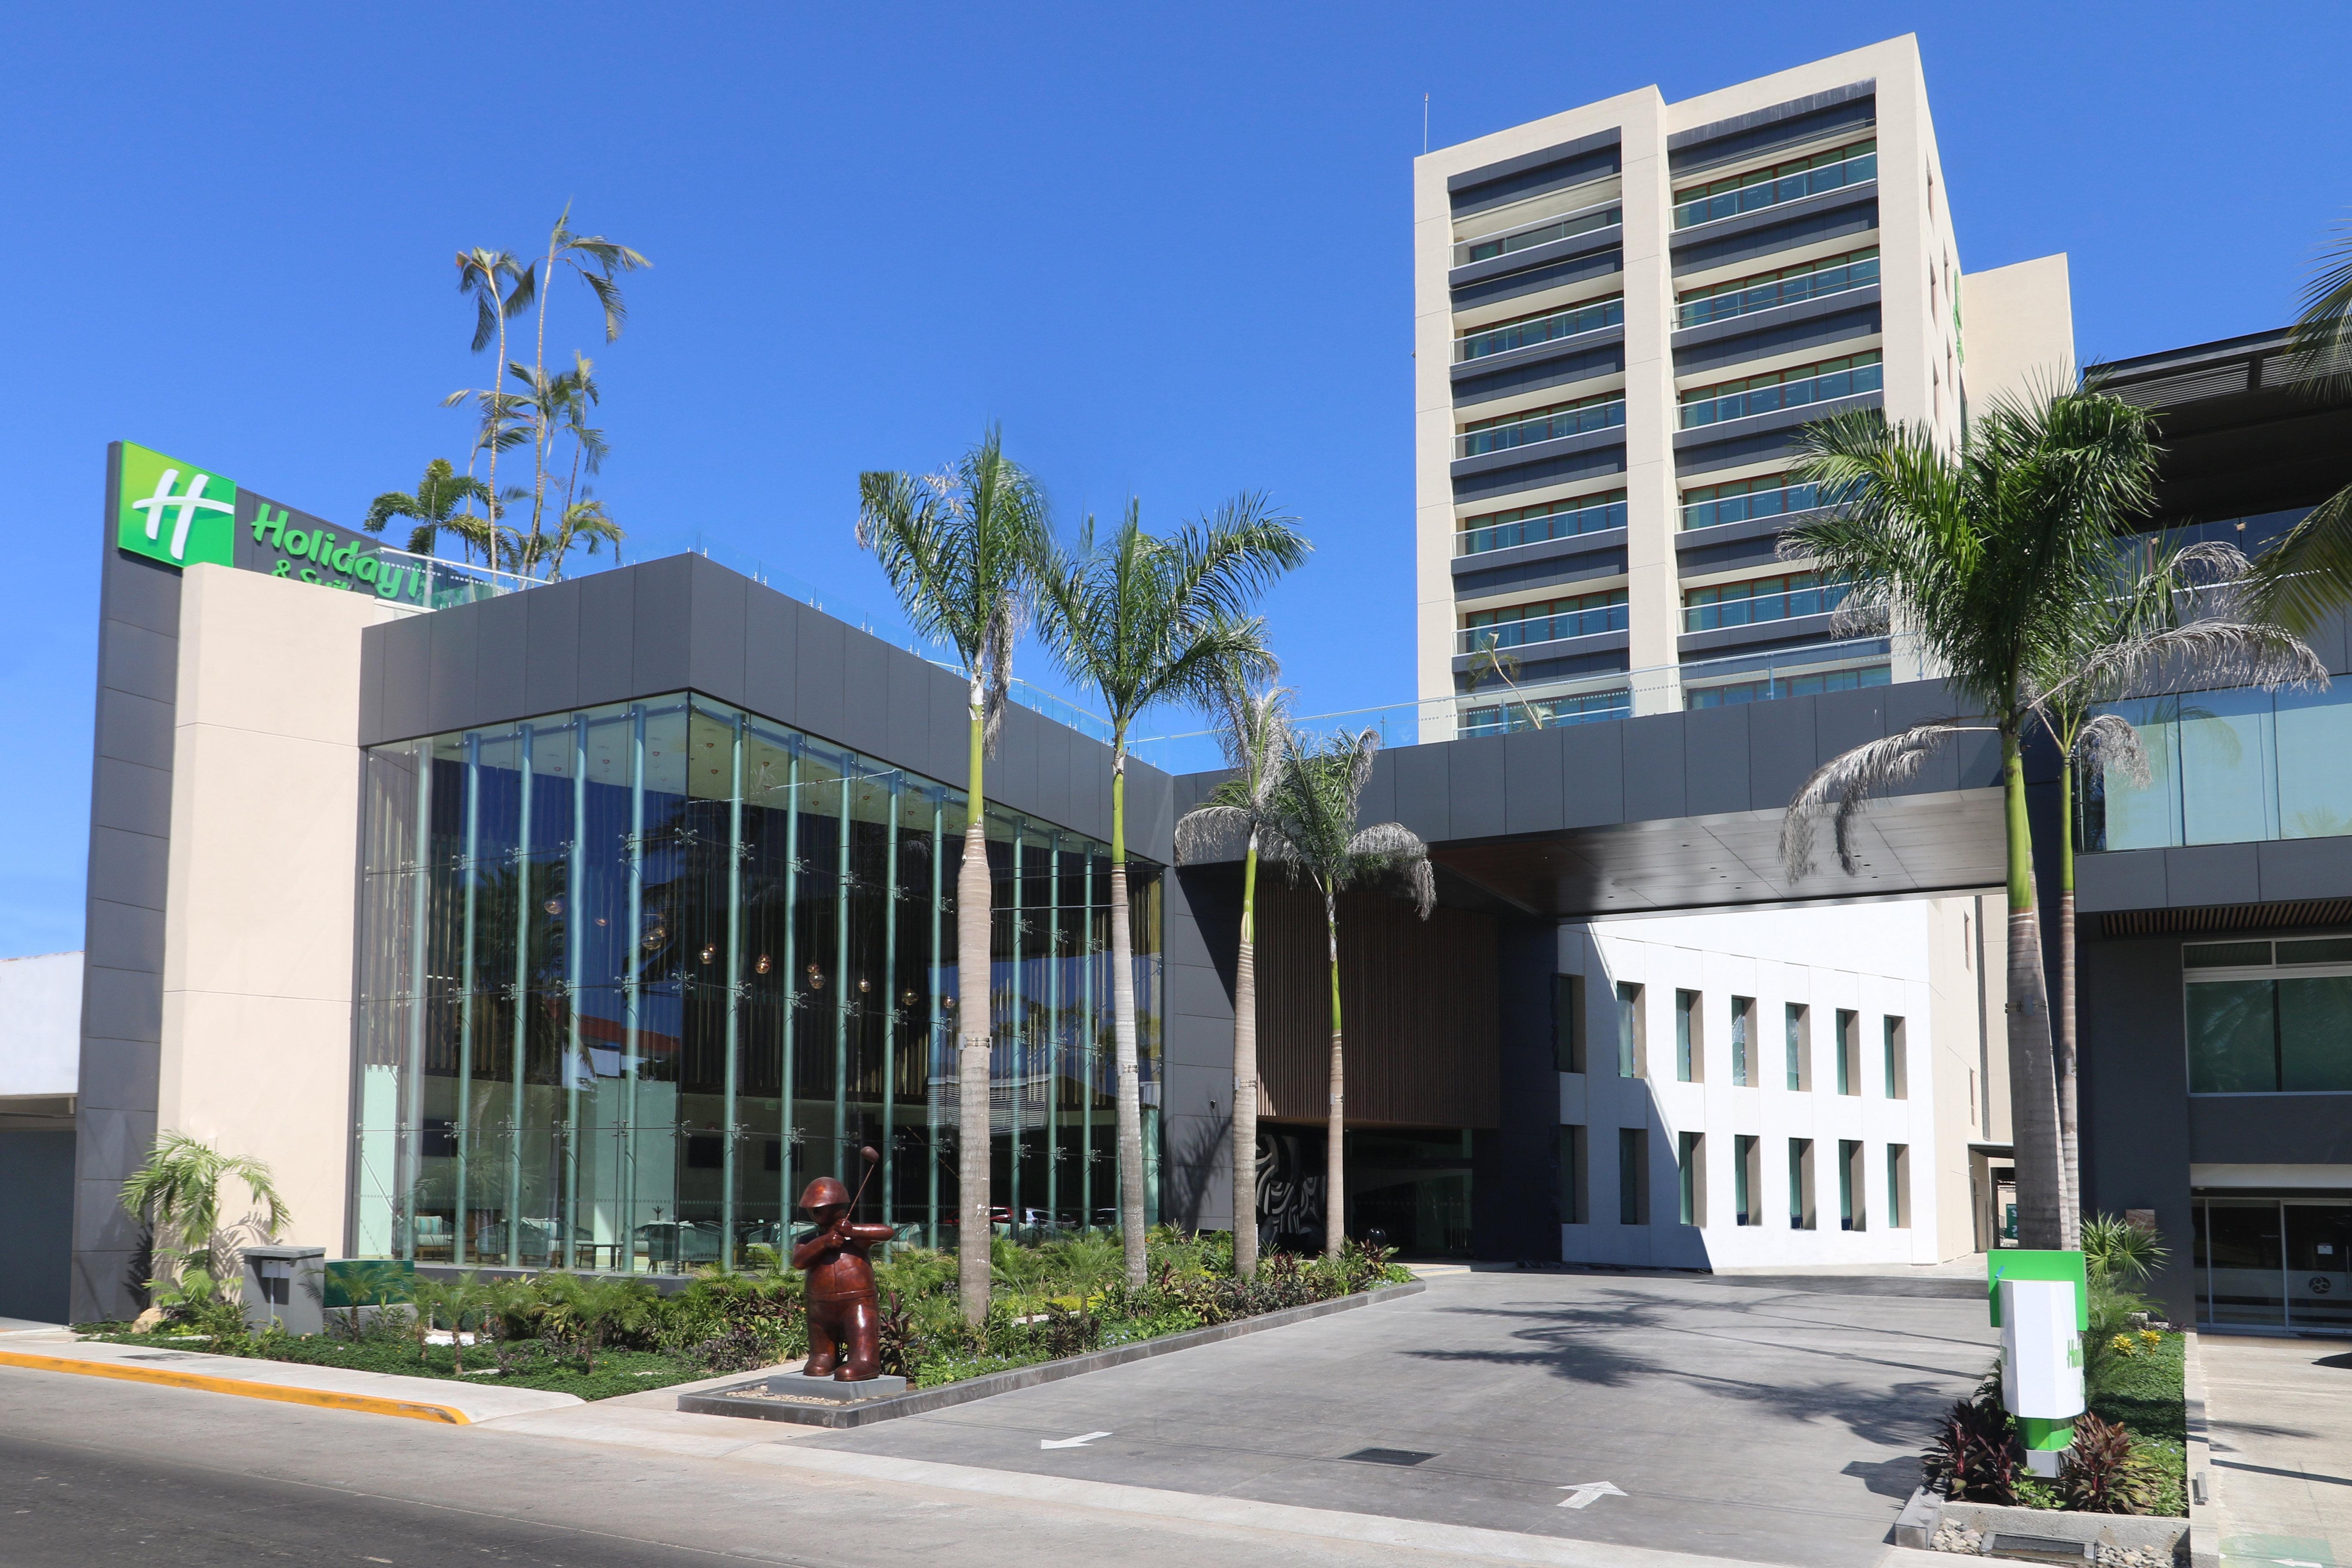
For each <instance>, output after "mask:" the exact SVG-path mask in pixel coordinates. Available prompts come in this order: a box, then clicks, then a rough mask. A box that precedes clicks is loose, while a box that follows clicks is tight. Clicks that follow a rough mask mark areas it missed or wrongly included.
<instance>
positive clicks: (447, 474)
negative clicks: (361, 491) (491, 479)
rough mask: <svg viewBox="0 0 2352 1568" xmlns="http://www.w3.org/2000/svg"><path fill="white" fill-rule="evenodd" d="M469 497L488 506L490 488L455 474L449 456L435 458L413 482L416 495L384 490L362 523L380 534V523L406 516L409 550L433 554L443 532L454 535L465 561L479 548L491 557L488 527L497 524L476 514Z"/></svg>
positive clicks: (483, 556)
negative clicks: (412, 525) (411, 526)
mask: <svg viewBox="0 0 2352 1568" xmlns="http://www.w3.org/2000/svg"><path fill="white" fill-rule="evenodd" d="M472 501H479V502H481V503H482V507H483V509H484V510H489V509H490V506H491V500H490V487H489V486H488V485H487V484H485V483H483V482H482V481H481V480H479V479H476V478H474V477H473V475H471V474H461V473H459V472H458V471H457V468H456V467H455V466H454V465H452V464H451V463H450V461H449V459H448V458H434V459H433V460H432V461H431V462H429V463H427V464H425V477H424V478H423V479H419V480H417V481H416V490H415V493H414V494H404V493H403V492H401V491H399V490H386V491H384V492H383V494H382V495H380V496H378V497H376V498H375V500H374V501H373V504H371V505H370V506H369V507H368V512H367V516H366V517H365V518H364V519H362V521H361V523H360V526H361V527H362V528H364V529H366V530H367V531H369V532H370V533H382V532H383V526H384V524H385V523H387V522H390V521H392V520H393V519H394V518H395V517H404V518H408V519H410V520H411V521H414V522H415V525H416V526H415V527H414V528H412V529H410V530H409V532H408V548H409V550H410V551H411V552H414V553H415V554H418V555H430V554H432V553H433V552H434V546H435V545H436V543H437V542H439V540H440V537H441V535H443V534H445V533H446V534H450V535H452V536H454V537H455V538H456V539H457V543H458V548H459V549H460V550H461V551H462V552H464V553H465V558H466V559H467V560H471V559H472V557H473V552H474V550H475V548H476V547H479V548H480V550H481V552H482V559H483V560H484V561H486V562H489V561H493V555H492V539H491V531H492V529H493V528H495V527H496V524H494V523H492V522H491V521H489V519H488V518H485V517H477V516H475V515H474V512H473V510H472V508H471V507H470V506H469V505H468V504H467V503H469V502H472ZM460 508H464V509H465V510H459V509H460Z"/></svg>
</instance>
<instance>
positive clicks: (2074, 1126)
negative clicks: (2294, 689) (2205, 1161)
mask: <svg viewBox="0 0 2352 1568" xmlns="http://www.w3.org/2000/svg"><path fill="white" fill-rule="evenodd" d="M2130 553H2136V552H2118V554H2117V556H2116V565H2115V569H2114V572H2113V574H2112V577H2111V579H2110V584H2109V587H2108V592H2107V595H2106V596H2105V598H2104V599H2103V600H2102V601H2100V602H2099V604H2098V605H2095V606H2093V607H2091V609H2090V612H2089V613H2088V614H2087V615H2086V616H2084V620H2083V622H2082V624H2081V627H2080V630H2081V633H2082V640H2081V642H2080V643H2079V645H2078V646H2076V647H2074V648H2073V649H2071V650H2069V652H2068V654H2067V657H2066V658H2065V659H2064V661H2063V663H2061V664H2059V665H2056V666H2053V667H2052V668H2049V669H2047V670H2044V671H2042V672H2041V675H2040V685H2041V691H2040V695H2039V696H2038V697H2037V699H2036V700H2035V702H2034V707H2035V710H2036V711H2037V713H2038V714H2039V716H2040V718H2041V721H2042V727H2043V728H2044V729H2045V730H2047V731H2049V733H2050V736H2051V739H2053V741H2055V742H2057V744H2058V750H2059V752H2060V754H2061V755H2062V756H2063V758H2064V759H2065V761H2066V763H2067V766H2065V767H2063V768H2062V769H2061V770H2060V771H2059V774H2058V1015H2057V1016H2058V1028H2057V1037H2056V1041H2055V1045H2054V1064H2055V1071H2056V1077H2057V1086H2058V1142H2059V1152H2060V1161H2061V1165H2062V1169H2063V1181H2064V1184H2065V1185H2064V1203H2065V1211H2066V1213H2067V1214H2068V1215H2080V1213H2081V1211H2082V1198H2083V1179H2082V1163H2081V1155H2080V1150H2081V1138H2080V1135H2079V1122H2078V1094H2077V1080H2076V1058H2077V1043H2078V1037H2077V1032H2076V1024H2075V975H2074V968H2075V958H2074V946H2075V933H2074V782H2075V774H2076V773H2077V772H2079V773H2081V774H2082V775H2083V781H2084V784H2085V786H2086V787H2087V785H2088V784H2090V782H2091V781H2093V780H2095V779H2097V778H2099V777H2100V776H2101V775H2102V774H2103V773H2106V772H2107V771H2109V770H2111V769H2112V770H2118V771H2120V772H2122V773H2124V774H2125V776H2126V778H2127V779H2129V780H2130V782H2131V783H2132V784H2134V785H2135V786H2136V787H2138V788H2143V789H2144V788H2146V787H2147V784H2148V780H2149V777H2150V774H2149V769H2148V762H2147V752H2146V751H2145V750H2144V749H2143V748H2142V746H2141V744H2140V738H2139V733H2138V731H2137V730H2135V729H2134V728H2133V727H2132V724H2131V721H2129V720H2127V719H2126V718H2125V717H2124V716H2123V715H2122V714H2121V713H2118V712H2116V711H2114V710H2112V709H2108V708H2104V707H2102V705H2103V704H2109V703H2113V702H2116V701H2118V700H2123V699H2125V698H2129V697H2135V696H2142V695H2147V694H2149V692H2150V691H2151V690H2152V689H2156V688H2158V687H2161V686H2168V685H2170V686H2177V685H2178V684H2179V679H2180V678H2181V677H2183V676H2184V675H2185V676H2189V677H2191V678H2193V679H2197V680H2198V681H2199V682H2200V684H2210V685H2213V686H2226V687H2243V686H2253V687H2260V688H2262V689H2265V690H2275V689H2278V688H2279V687H2282V686H2309V685H2317V686H2325V685H2326V684H2327V667H2326V664H2325V663H2323V662H2322V661H2321V659H2320V658H2319V656H2318V655H2317V654H2315V653H2314V652H2312V650H2311V649H2310V648H2309V647H2306V646H2305V644H2304V642H2303V640H2302V639H2301V638H2299V637H2296V636H2294V634H2293V633H2292V632H2289V631H2287V630H2285V629H2284V628H2283V627H2280V626H2272V625H2269V624H2267V623H2265V622H2263V621H2262V620H2261V619H2260V618H2259V617H2258V616H2255V615H2254V614H2252V612H2251V608H2250V605H2249V599H2248V591H2247V590H2248V576H2249V574H2250V573H2251V571H2252V564H2251V563H2249V562H2248V561H2247V560H2246V557H2245V556H2244V554H2243V553H2242V552H2240V551H2239V550H2238V549H2237V547H2236V546H2234V545H2230V544H2193V545H2189V546H2188V547H2187V548H2185V549H2179V550H2163V549H2158V550H2156V551H2155V552H2154V558H2153V560H2152V562H2151V563H2149V564H2148V566H2147V569H2146V570H2145V571H2142V572H2139V573H2137V575H2136V576H2135V575H2134V573H2133V570H2132V566H2131V563H2130V558H2129V557H2130ZM2168 678H2169V679H2168Z"/></svg>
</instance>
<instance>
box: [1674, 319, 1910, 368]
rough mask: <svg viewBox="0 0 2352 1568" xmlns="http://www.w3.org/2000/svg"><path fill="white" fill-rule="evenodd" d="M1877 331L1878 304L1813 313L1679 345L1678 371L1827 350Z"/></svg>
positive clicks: (1722, 366) (1720, 366)
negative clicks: (1760, 328) (1765, 327)
mask: <svg viewBox="0 0 2352 1568" xmlns="http://www.w3.org/2000/svg"><path fill="white" fill-rule="evenodd" d="M1878 331H1879V318H1878V307H1877V306H1875V305H1866V306H1864V307H1863V308H1862V309H1861V310H1841V311H1838V312H1837V313H1836V314H1834V315H1821V316H1813V317H1810V318H1808V319H1806V320H1804V321H1790V322H1787V323H1785V324H1783V325H1781V326H1778V327H1773V328H1771V329H1769V331H1760V332H1749V333H1747V334H1745V335H1743V336H1740V337H1736V338H1722V339H1718V340H1717V341H1716V342H1708V343H1695V344H1693V345H1692V346H1691V347H1689V348H1678V349H1676V350H1675V374H1678V375H1693V374H1698V373H1699V372H1701V371H1710V370H1719V369H1728V368H1730V367H1731V366H1734V365H1738V364H1744V363H1748V361H1751V360H1759V359H1764V358H1766V357H1768V356H1769V355H1772V354H1784V353H1796V352H1797V351H1798V350H1800V349H1822V350H1827V349H1828V348H1830V347H1831V346H1832V345H1834V344H1837V343H1843V342H1853V340H1854V339H1856V338H1866V337H1874V336H1875V335H1876V334H1877V332H1878Z"/></svg>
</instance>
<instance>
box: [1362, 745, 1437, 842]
mask: <svg viewBox="0 0 2352 1568" xmlns="http://www.w3.org/2000/svg"><path fill="white" fill-rule="evenodd" d="M1412 750H1413V748H1411V747H1402V746H1399V747H1391V748H1388V749H1385V750H1383V751H1381V753H1380V754H1379V755H1378V756H1376V757H1374V758H1373V759H1372V776H1371V777H1370V778H1368V779H1366V780H1365V781H1364V794H1363V797H1362V799H1361V800H1360V802H1359V803H1358V804H1357V808H1356V820H1357V821H1359V822H1395V821H1398V820H1400V817H1399V816H1398V812H1397V759H1398V758H1400V757H1402V756H1405V755H1408V754H1409V753H1410V752H1412ZM1423 837H1427V836H1426V835H1423Z"/></svg>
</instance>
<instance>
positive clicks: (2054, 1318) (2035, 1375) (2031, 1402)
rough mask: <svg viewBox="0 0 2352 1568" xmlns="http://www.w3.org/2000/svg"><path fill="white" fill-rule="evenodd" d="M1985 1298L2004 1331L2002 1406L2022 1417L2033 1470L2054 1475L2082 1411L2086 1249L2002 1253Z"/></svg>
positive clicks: (1991, 1263)
mask: <svg viewBox="0 0 2352 1568" xmlns="http://www.w3.org/2000/svg"><path fill="white" fill-rule="evenodd" d="M1985 1273H1986V1294H1987V1295H1988V1297H1989V1298H1990V1306H1991V1309H1992V1323H1993V1327H1995V1328H1997V1329H1999V1330H2000V1402H2001V1405H2003V1406H2004V1407H2005V1408H2007V1410H2008V1411H2009V1413H2010V1414H2011V1415H2014V1416H2016V1417H2017V1426H2018V1431H2019V1435H2020V1436H2021V1437H2022V1439H2023V1440H2024V1443H2025V1461H2026V1467H2027V1468H2029V1469H2031V1470H2032V1472H2033V1473H2034V1474H2035V1475H2037V1476H2054V1475H2056V1474H2057V1473H2058V1466H2059V1461H2060V1460H2061V1459H2062V1458H2063V1457H2064V1455H2065V1452H2066V1449H2067V1448H2068V1447H2070V1446H2072V1445H2073V1443H2074V1417H2076V1416H2077V1415H2081V1414H2083V1411H2084V1398H2083V1334H2084V1331H2085V1330H2087V1329H2088V1328H2090V1326H2091V1290H2090V1278H2089V1275H2088V1273H2087V1271H2086V1270H2085V1268H2084V1260H2083V1255H2082V1254H2081V1253H2080V1252H2041V1251H2029V1250H2026V1249H2023V1248H2017V1249H2008V1250H2004V1249H2000V1248H1996V1249H1995V1250H1994V1251H1993V1252H1991V1253H1990V1254H1989V1255H1988V1256H1987V1257H1986V1259H1985Z"/></svg>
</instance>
